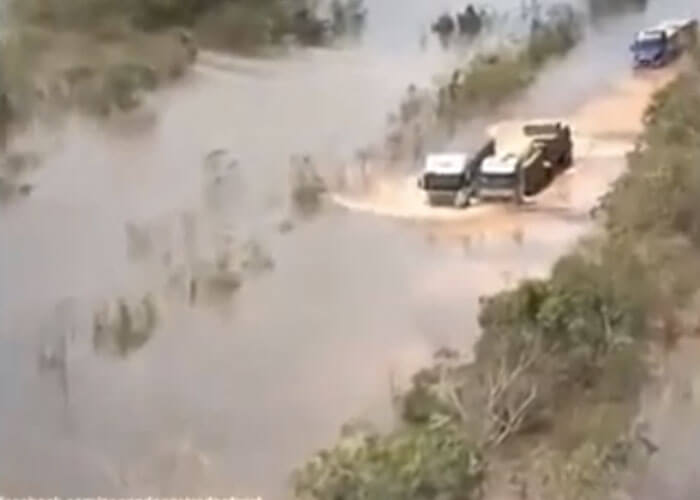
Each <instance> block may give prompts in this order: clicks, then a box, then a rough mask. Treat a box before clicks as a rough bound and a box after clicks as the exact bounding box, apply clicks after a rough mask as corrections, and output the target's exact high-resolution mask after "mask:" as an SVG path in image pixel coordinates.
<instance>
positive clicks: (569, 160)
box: [564, 150, 574, 168]
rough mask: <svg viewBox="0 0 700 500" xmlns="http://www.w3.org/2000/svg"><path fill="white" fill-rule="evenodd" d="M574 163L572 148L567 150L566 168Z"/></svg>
mask: <svg viewBox="0 0 700 500" xmlns="http://www.w3.org/2000/svg"><path fill="white" fill-rule="evenodd" d="M573 164H574V153H573V151H572V150H569V151H567V152H566V157H565V158H564V168H569V167H571V166H573Z"/></svg>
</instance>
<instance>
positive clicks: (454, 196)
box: [418, 139, 495, 207]
mask: <svg viewBox="0 0 700 500" xmlns="http://www.w3.org/2000/svg"><path fill="white" fill-rule="evenodd" d="M494 152H495V142H494V141H493V139H488V140H487V141H486V142H485V143H484V144H482V146H481V147H479V148H477V149H476V152H473V153H468V152H460V153H440V154H429V155H428V156H427V157H426V159H425V166H424V168H423V171H422V172H421V174H420V176H419V178H418V187H419V188H420V189H422V190H424V191H425V192H426V197H427V200H428V203H429V204H430V205H445V204H448V205H453V206H456V207H465V206H467V205H469V203H470V201H471V199H472V198H473V196H474V195H475V186H476V182H475V181H476V177H477V175H478V172H479V167H480V166H481V163H482V162H483V160H484V158H486V157H488V156H490V155H492V154H494Z"/></svg>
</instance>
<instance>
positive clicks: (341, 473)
mask: <svg viewBox="0 0 700 500" xmlns="http://www.w3.org/2000/svg"><path fill="white" fill-rule="evenodd" d="M483 475H484V462H483V459H482V457H481V455H480V454H479V453H478V452H477V451H476V449H475V448H474V447H473V446H472V445H470V444H469V443H468V442H467V441H466V440H465V438H464V436H463V434H462V431H461V430H460V428H459V427H458V426H457V425H455V424H454V423H452V422H450V421H449V419H448V418H443V419H440V418H438V417H437V416H435V417H434V418H433V419H432V421H431V423H430V424H429V425H421V426H415V427H406V428H403V429H400V430H398V431H396V432H394V433H391V434H388V435H377V434H373V433H364V432H352V433H350V434H348V435H345V436H344V437H343V438H342V439H341V440H340V442H339V443H338V444H337V445H336V447H335V448H333V449H331V450H324V451H321V452H319V453H318V454H317V455H316V456H314V457H313V458H312V459H311V460H310V461H309V462H308V463H307V464H306V465H305V466H304V467H303V468H302V469H300V470H299V471H297V472H296V473H295V476H294V486H295V492H296V495H297V497H298V498H301V499H308V500H325V499H333V500H339V499H343V500H361V499H362V500H423V499H426V500H427V499H431V498H435V497H436V496H438V495H440V496H441V498H445V500H451V499H454V500H468V499H471V498H477V495H478V494H479V491H480V487H481V482H482V479H483Z"/></svg>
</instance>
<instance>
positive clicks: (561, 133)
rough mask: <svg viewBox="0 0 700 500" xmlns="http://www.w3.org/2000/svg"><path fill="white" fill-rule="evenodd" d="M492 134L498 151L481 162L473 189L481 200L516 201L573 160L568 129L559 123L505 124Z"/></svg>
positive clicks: (528, 194)
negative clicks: (497, 138)
mask: <svg viewBox="0 0 700 500" xmlns="http://www.w3.org/2000/svg"><path fill="white" fill-rule="evenodd" d="M504 129H505V130H504ZM492 134H495V135H498V136H499V146H498V150H499V152H498V153H497V154H495V155H492V156H489V157H488V158H485V159H484V161H483V162H482V163H481V168H480V169H479V173H478V176H477V182H476V186H475V192H476V194H477V196H478V198H479V199H480V200H482V201H485V200H491V199H512V200H514V201H516V202H517V203H520V202H521V201H522V200H523V197H524V196H530V195H533V194H535V193H537V192H539V191H541V190H542V189H544V188H545V187H546V186H547V185H548V184H549V182H550V181H552V179H554V177H555V176H556V175H557V174H559V173H561V172H562V171H563V170H564V169H565V168H567V167H568V166H570V165H571V163H572V162H573V143H572V140H571V129H570V128H569V126H568V125H566V124H564V123H562V122H559V121H544V122H543V121H540V122H529V123H526V124H524V125H523V124H521V123H509V124H507V126H506V127H501V130H498V129H496V130H492ZM502 139H503V140H502Z"/></svg>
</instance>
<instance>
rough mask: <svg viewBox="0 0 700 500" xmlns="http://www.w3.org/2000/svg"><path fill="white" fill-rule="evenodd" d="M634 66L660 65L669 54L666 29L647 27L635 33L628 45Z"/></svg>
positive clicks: (666, 60) (667, 59) (665, 61)
mask: <svg viewBox="0 0 700 500" xmlns="http://www.w3.org/2000/svg"><path fill="white" fill-rule="evenodd" d="M630 49H631V50H632V55H633V57H634V65H635V67H660V66H663V65H664V64H666V63H667V62H668V61H669V59H670V56H671V50H670V43H669V38H668V34H667V32H666V30H662V29H648V30H643V31H640V32H639V33H637V35H636V36H635V39H634V42H633V43H632V46H631V47H630Z"/></svg>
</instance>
